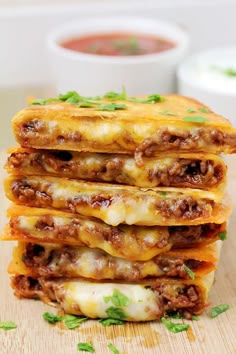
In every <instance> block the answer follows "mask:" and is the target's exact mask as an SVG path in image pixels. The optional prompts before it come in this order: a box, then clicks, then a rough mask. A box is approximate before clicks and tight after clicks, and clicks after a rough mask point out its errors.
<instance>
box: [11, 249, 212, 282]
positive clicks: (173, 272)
mask: <svg viewBox="0 0 236 354" xmlns="http://www.w3.org/2000/svg"><path fill="white" fill-rule="evenodd" d="M217 260H218V259H217V247H216V245H215V244H212V245H209V246H205V247H203V248H195V249H194V248H193V249H184V250H181V249H179V250H175V251H173V250H172V251H169V252H166V253H162V254H160V255H158V256H155V257H154V258H152V259H150V260H148V261H142V262H141V261H130V260H127V259H124V258H118V257H113V256H111V255H109V254H108V253H106V252H104V251H102V250H99V249H97V248H88V247H76V246H69V245H60V244H44V243H41V244H35V243H29V242H19V243H18V246H17V247H15V249H14V252H13V260H12V262H11V263H10V266H9V268H8V272H9V273H10V274H18V275H20V274H22V275H27V276H31V277H45V278H58V277H66V278H76V277H81V278H88V279H95V280H103V279H116V280H124V281H125V282H127V281H128V282H129V281H136V282H138V281H140V280H141V279H144V278H147V277H160V276H168V277H176V278H194V277H195V276H203V275H205V274H207V273H210V272H211V271H213V270H215V263H216V262H217Z"/></svg>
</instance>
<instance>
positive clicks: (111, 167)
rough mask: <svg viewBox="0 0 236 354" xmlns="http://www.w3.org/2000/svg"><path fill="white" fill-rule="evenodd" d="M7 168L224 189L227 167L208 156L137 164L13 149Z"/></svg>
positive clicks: (168, 156) (163, 157)
mask: <svg viewBox="0 0 236 354" xmlns="http://www.w3.org/2000/svg"><path fill="white" fill-rule="evenodd" d="M9 153H10V156H9V157H8V161H7V163H6V165H5V168H6V170H7V172H8V173H11V174H17V175H41V176H42V175H51V176H59V177H69V178H76V179H84V180H90V181H98V182H112V183H119V184H127V185H133V186H138V187H150V188H152V187H157V186H166V187H177V188H179V187H182V188H198V189H204V190H213V189H215V188H218V190H223V189H224V187H225V183H226V171H227V167H226V165H225V163H224V161H223V160H222V159H221V158H220V157H219V156H217V155H213V154H208V153H195V154H193V153H179V152H169V153H160V154H158V155H156V157H154V158H152V157H149V158H143V165H142V166H139V165H137V164H136V162H135V159H134V158H133V156H130V155H121V154H101V153H88V152H84V153H83V152H76V151H66V150H64V151H59V150H42V149H41V150H35V149H25V148H19V147H16V148H11V149H10V150H9Z"/></svg>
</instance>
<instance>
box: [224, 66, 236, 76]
mask: <svg viewBox="0 0 236 354" xmlns="http://www.w3.org/2000/svg"><path fill="white" fill-rule="evenodd" d="M222 72H223V74H225V75H228V76H236V70H235V69H233V68H227V69H224V70H222Z"/></svg>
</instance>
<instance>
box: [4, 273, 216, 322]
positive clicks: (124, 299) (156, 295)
mask: <svg viewBox="0 0 236 354" xmlns="http://www.w3.org/2000/svg"><path fill="white" fill-rule="evenodd" d="M213 279H214V272H212V273H209V275H207V276H205V277H203V278H195V279H194V280H192V279H171V278H166V277H161V278H156V279H153V278H152V279H147V280H144V281H142V282H139V284H134V283H125V284H124V283H120V282H114V281H113V282H112V283H111V282H105V281H103V282H102V283H99V282H97V281H96V282H94V281H92V280H90V281H84V280H81V279H74V280H73V279H70V280H68V279H59V280H55V279H52V280H46V279H44V278H37V279H35V278H32V277H27V276H24V275H17V276H14V277H13V278H12V283H11V284H12V287H13V289H14V291H15V295H16V296H17V297H19V298H39V299H41V300H42V301H44V302H46V303H48V304H50V305H54V306H59V308H60V309H62V310H64V311H65V312H66V313H70V314H74V315H84V316H86V317H88V318H116V319H120V320H124V321H150V320H156V319H160V318H161V317H162V316H163V315H165V314H166V313H168V312H171V311H178V312H180V313H183V315H184V316H188V318H189V317H190V318H191V315H198V314H200V313H202V312H203V311H204V309H205V307H206V306H207V305H208V301H207V297H208V292H209V290H210V288H211V286H212V283H213Z"/></svg>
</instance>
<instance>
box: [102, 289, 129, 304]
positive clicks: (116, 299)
mask: <svg viewBox="0 0 236 354" xmlns="http://www.w3.org/2000/svg"><path fill="white" fill-rule="evenodd" d="M104 301H105V303H108V302H109V301H111V302H112V303H113V305H115V306H127V305H129V303H130V299H129V298H128V297H127V296H126V295H124V294H122V293H121V292H120V291H119V290H117V289H114V291H113V294H112V296H104Z"/></svg>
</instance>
